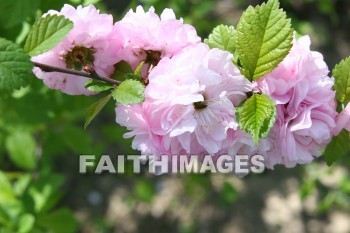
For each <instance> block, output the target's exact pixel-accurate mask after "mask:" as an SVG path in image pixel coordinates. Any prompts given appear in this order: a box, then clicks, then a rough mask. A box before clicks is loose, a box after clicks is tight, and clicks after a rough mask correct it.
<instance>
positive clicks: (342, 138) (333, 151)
mask: <svg viewBox="0 0 350 233" xmlns="http://www.w3.org/2000/svg"><path fill="white" fill-rule="evenodd" d="M349 139H350V137H349V132H347V131H346V130H343V131H342V132H341V133H340V134H339V135H338V136H336V137H333V139H332V141H331V142H330V143H329V144H328V146H327V148H326V150H325V152H324V159H325V160H326V162H327V165H328V166H330V165H332V164H333V163H334V162H336V161H337V160H339V159H341V158H343V157H345V156H346V155H348V154H349V153H350V144H349Z"/></svg>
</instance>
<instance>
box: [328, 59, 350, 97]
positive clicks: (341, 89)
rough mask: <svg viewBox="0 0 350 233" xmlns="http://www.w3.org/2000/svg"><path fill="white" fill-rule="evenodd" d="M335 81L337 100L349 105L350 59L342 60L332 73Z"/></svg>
mask: <svg viewBox="0 0 350 233" xmlns="http://www.w3.org/2000/svg"><path fill="white" fill-rule="evenodd" d="M332 74H333V77H334V79H335V83H334V86H335V91H336V97H337V100H338V101H339V102H341V103H344V104H347V103H349V102H350V57H348V58H346V59H344V60H342V61H341V62H340V63H339V64H338V65H336V66H335V68H334V69H333V71H332Z"/></svg>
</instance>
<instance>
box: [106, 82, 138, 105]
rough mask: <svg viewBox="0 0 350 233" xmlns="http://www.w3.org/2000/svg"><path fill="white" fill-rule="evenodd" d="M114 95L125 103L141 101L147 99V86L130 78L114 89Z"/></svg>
mask: <svg viewBox="0 0 350 233" xmlns="http://www.w3.org/2000/svg"><path fill="white" fill-rule="evenodd" d="M112 96H113V98H114V99H115V100H116V101H117V102H119V103H122V104H125V105H128V104H136V103H141V102H143V101H144V99H145V86H144V85H143V84H142V83H141V82H139V81H136V80H133V79H128V80H125V81H124V82H122V83H121V84H120V85H119V86H118V87H116V89H115V90H113V91H112Z"/></svg>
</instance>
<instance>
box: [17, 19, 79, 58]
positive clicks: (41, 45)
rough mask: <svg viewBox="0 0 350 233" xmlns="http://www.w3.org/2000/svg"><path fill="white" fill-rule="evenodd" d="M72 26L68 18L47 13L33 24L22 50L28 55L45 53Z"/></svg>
mask: <svg viewBox="0 0 350 233" xmlns="http://www.w3.org/2000/svg"><path fill="white" fill-rule="evenodd" d="M72 28H73V23H72V21H70V20H69V19H66V18H65V17H63V16H58V15H47V16H46V17H44V18H41V19H39V20H38V21H37V22H35V24H34V25H33V27H32V29H31V30H30V32H29V35H28V38H27V41H26V44H25V46H24V50H25V51H26V52H27V53H29V55H30V56H36V55H39V54H42V53H45V52H47V51H49V50H50V49H52V48H54V47H55V46H56V45H57V44H58V43H59V42H61V41H62V40H63V39H64V38H65V37H66V36H67V34H68V33H69V32H70V30H72Z"/></svg>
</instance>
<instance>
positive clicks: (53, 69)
mask: <svg viewBox="0 0 350 233" xmlns="http://www.w3.org/2000/svg"><path fill="white" fill-rule="evenodd" d="M34 66H36V67H39V68H40V69H41V70H42V71H44V72H59V73H64V74H72V75H77V76H82V77H86V78H92V79H96V80H100V81H102V82H106V83H109V84H112V85H116V86H118V85H120V83H121V82H120V81H118V80H114V79H111V78H106V77H102V76H99V75H98V74H96V73H93V74H89V73H86V72H82V71H76V70H69V69H64V68H58V67H54V66H49V65H45V64H41V63H38V62H34Z"/></svg>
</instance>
